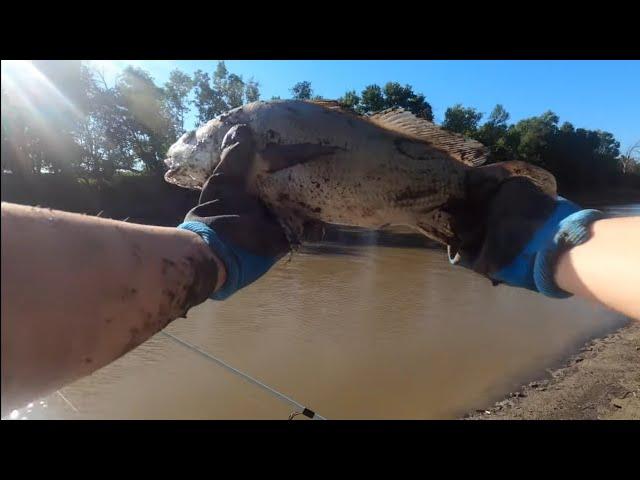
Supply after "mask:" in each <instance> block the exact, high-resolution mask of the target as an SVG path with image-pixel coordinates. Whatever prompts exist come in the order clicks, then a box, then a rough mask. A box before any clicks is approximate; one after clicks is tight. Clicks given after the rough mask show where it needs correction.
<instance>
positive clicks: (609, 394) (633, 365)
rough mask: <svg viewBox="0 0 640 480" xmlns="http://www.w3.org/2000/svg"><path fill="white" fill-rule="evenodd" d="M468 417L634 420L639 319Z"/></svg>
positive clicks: (639, 401)
mask: <svg viewBox="0 0 640 480" xmlns="http://www.w3.org/2000/svg"><path fill="white" fill-rule="evenodd" d="M547 372H548V375H547V377H546V378H541V379H539V380H536V381H533V382H530V383H529V384H527V385H524V386H522V388H521V389H520V390H518V391H516V392H512V393H510V394H509V396H508V397H507V398H505V399H503V400H501V401H498V402H496V403H495V404H494V405H493V406H491V407H489V406H487V407H486V409H479V410H476V412H473V413H471V414H468V415H467V416H465V417H464V418H466V419H470V420H561V419H562V420H596V419H598V420H620V419H633V420H640V322H636V321H630V322H629V324H627V325H626V326H624V327H622V328H621V329H619V330H617V331H615V332H613V333H611V334H609V335H607V336H606V337H604V338H598V339H594V340H592V341H590V342H588V343H587V344H585V345H584V346H583V348H581V349H580V351H579V352H578V353H576V354H574V355H572V356H571V357H570V358H569V359H568V360H567V362H566V363H565V364H564V365H563V366H562V367H560V368H557V369H554V370H547Z"/></svg>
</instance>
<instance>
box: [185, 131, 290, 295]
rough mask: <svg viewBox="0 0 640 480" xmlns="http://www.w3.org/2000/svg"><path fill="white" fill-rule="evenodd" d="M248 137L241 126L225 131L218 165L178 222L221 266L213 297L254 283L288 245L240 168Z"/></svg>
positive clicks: (248, 151) (245, 161) (247, 156)
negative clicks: (223, 273) (220, 278)
mask: <svg viewBox="0 0 640 480" xmlns="http://www.w3.org/2000/svg"><path fill="white" fill-rule="evenodd" d="M245 137H247V138H245ZM250 140H251V138H250V132H248V131H247V129H246V128H243V126H240V127H236V128H234V129H232V131H230V132H229V133H228V134H227V136H226V137H225V141H224V142H223V146H224V147H225V148H224V150H223V152H222V155H221V161H220V165H219V167H218V168H217V169H216V172H215V173H214V175H212V176H211V177H210V178H209V179H208V180H207V182H206V183H205V184H204V187H203V188H202V193H201V195H200V200H199V203H198V205H197V206H196V207H194V208H193V209H192V210H191V211H189V213H187V215H186V217H185V221H184V222H183V223H182V224H180V225H179V226H178V228H181V229H184V230H190V231H192V232H195V233H197V234H198V235H200V236H201V237H202V239H203V240H204V241H205V242H206V243H207V244H208V245H209V246H210V247H211V249H212V250H213V252H214V253H215V254H216V256H217V257H218V258H219V259H220V261H221V262H222V263H223V264H224V266H225V269H226V274H227V278H226V281H225V283H224V285H223V286H222V287H221V288H220V289H219V290H218V291H216V292H214V293H213V294H212V295H211V296H210V298H211V299H213V300H225V299H226V298H228V297H230V296H231V295H233V294H234V293H235V292H237V291H238V290H240V289H241V288H244V287H246V286H247V285H249V284H251V283H253V282H254V281H256V280H257V279H258V278H260V277H261V276H262V275H264V274H265V273H266V272H267V271H268V270H269V269H270V268H271V267H272V266H273V264H275V263H276V262H277V261H278V260H279V259H280V258H282V257H283V256H284V255H286V254H287V253H288V252H289V250H290V246H289V241H288V240H287V238H286V235H285V233H284V230H283V229H282V227H281V225H280V223H279V222H278V220H277V219H276V218H275V217H274V216H273V215H272V214H271V212H269V210H268V209H267V208H266V207H265V205H264V204H263V203H262V202H261V201H260V200H259V199H258V198H257V197H255V196H253V195H251V194H250V193H249V192H247V189H246V184H247V182H246V179H245V178H244V173H245V172H247V171H250V168H251V162H252V160H253V158H254V152H253V143H252V142H251V141H250ZM227 144H228V145H227Z"/></svg>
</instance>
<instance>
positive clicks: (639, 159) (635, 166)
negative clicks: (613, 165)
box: [620, 141, 640, 175]
mask: <svg viewBox="0 0 640 480" xmlns="http://www.w3.org/2000/svg"><path fill="white" fill-rule="evenodd" d="M620 170H621V171H622V173H623V175H626V174H629V173H635V174H640V141H638V142H636V143H635V144H634V145H632V146H631V147H629V148H628V149H627V151H626V152H625V154H624V155H621V156H620Z"/></svg>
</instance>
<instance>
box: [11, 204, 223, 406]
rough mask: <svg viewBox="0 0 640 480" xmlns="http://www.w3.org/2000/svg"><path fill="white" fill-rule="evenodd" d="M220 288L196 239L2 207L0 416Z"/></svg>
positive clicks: (219, 274) (218, 270) (215, 268)
mask: <svg viewBox="0 0 640 480" xmlns="http://www.w3.org/2000/svg"><path fill="white" fill-rule="evenodd" d="M223 282H224V269H223V268H222V265H221V264H220V263H219V261H218V259H217V258H216V257H215V256H214V255H213V254H212V253H211V251H210V249H209V247H208V246H207V245H206V244H205V243H204V242H203V241H202V240H201V239H200V237H198V236H197V235H196V234H194V233H191V232H188V231H183V230H178V229H175V228H164V227H151V226H142V225H135V224H128V223H123V222H116V221H112V220H106V219H100V218H96V217H88V216H83V215H76V214H70V213H65V212H59V211H52V210H44V209H37V208H30V207H22V206H18V205H13V204H7V203H3V204H2V413H3V415H4V414H6V412H7V411H8V410H10V409H11V408H16V406H20V405H21V403H24V402H27V401H29V400H31V399H33V398H35V397H37V396H40V395H44V394H47V393H49V392H51V391H54V390H55V389H57V388H60V387H61V386H63V385H64V384H66V383H69V382H71V381H73V380H75V379H78V378H80V377H82V376H84V375H87V374H89V373H91V372H93V371H95V370H97V369H99V368H101V367H102V366H104V365H107V364H108V363H110V362H112V361H113V360H115V359H116V358H118V357H120V356H121V355H123V354H125V353H127V352H128V351H130V350H131V349H133V348H134V347H136V346H137V345H139V344H141V343H142V342H144V341H145V340H147V339H148V338H149V337H150V336H152V335H154V334H155V333H156V332H158V331H159V330H161V329H162V328H164V327H165V326H166V325H167V324H168V323H169V322H170V321H172V320H174V319H175V318H178V317H179V316H184V315H185V314H186V311H187V310H188V309H189V308H191V307H192V306H194V305H197V304H199V303H201V302H203V301H204V300H205V299H206V298H207V296H208V295H209V294H210V293H211V292H213V291H214V290H215V289H216V288H219V286H220V285H221V284H222V283H223Z"/></svg>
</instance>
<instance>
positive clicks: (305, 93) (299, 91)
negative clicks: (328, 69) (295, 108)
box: [291, 81, 313, 100]
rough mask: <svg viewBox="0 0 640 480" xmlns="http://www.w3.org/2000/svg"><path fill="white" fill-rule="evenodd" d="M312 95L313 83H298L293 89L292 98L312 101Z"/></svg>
mask: <svg viewBox="0 0 640 480" xmlns="http://www.w3.org/2000/svg"><path fill="white" fill-rule="evenodd" d="M312 95H313V89H312V88H311V82H308V81H303V82H298V83H296V84H295V85H294V86H293V87H291V96H292V98H293V99H295V100H310V99H311V96H312Z"/></svg>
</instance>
